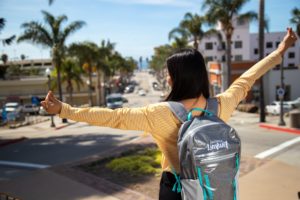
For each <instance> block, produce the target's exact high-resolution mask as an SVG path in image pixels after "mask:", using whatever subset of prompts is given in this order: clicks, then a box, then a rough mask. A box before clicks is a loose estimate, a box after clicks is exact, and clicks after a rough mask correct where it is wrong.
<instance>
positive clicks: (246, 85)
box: [217, 51, 282, 121]
mask: <svg viewBox="0 0 300 200" xmlns="http://www.w3.org/2000/svg"><path fill="white" fill-rule="evenodd" d="M281 61H282V58H281V55H280V53H279V52H278V51H274V52H273V53H271V54H270V55H268V56H267V57H265V58H264V59H262V60H261V61H259V62H258V63H256V64H255V65H253V66H252V67H251V68H250V69H249V70H247V71H246V72H245V73H243V74H242V75H241V76H240V77H239V78H238V79H237V80H235V81H234V82H233V83H232V84H231V86H230V87H229V88H228V89H227V90H226V91H225V92H223V93H221V94H219V95H218V96H217V97H218V98H219V101H220V118H221V119H223V120H224V121H228V120H229V118H230V116H231V114H232V113H233V111H234V110H235V109H236V107H237V105H238V104H239V103H240V102H241V101H242V100H243V99H244V98H245V97H246V96H247V93H248V91H249V90H250V89H251V87H252V86H253V84H254V83H255V81H256V80H257V79H259V78H260V77H261V76H262V75H264V74H265V73H266V72H267V71H269V70H270V69H271V68H273V67H274V66H276V65H278V64H279V63H280V62H281Z"/></svg>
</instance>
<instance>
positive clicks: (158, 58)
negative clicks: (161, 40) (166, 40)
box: [149, 44, 175, 89]
mask: <svg viewBox="0 0 300 200" xmlns="http://www.w3.org/2000/svg"><path fill="white" fill-rule="evenodd" d="M174 52H175V50H174V48H173V47H172V46H171V45H169V44H166V45H161V46H158V47H155V48H154V55H153V56H152V58H151V61H150V62H149V67H150V68H151V69H153V70H154V71H155V72H156V76H157V80H158V81H159V82H160V83H161V84H162V86H163V89H165V88H166V74H165V72H166V68H165V63H166V59H167V58H168V57H169V56H171V55H172V54H173V53H174Z"/></svg>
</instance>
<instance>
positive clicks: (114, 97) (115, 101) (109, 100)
mask: <svg viewBox="0 0 300 200" xmlns="http://www.w3.org/2000/svg"><path fill="white" fill-rule="evenodd" d="M123 103H124V98H123V96H122V94H119V93H113V94H110V95H108V96H107V97H106V106H107V107H108V108H110V109H116V108H122V107H123Z"/></svg>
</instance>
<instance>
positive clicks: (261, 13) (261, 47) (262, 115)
mask: <svg viewBox="0 0 300 200" xmlns="http://www.w3.org/2000/svg"><path fill="white" fill-rule="evenodd" d="M264 12H265V1H264V0H260V1H259V31H258V35H259V39H258V47H259V60H261V59H263V57H264V43H265V38H264V27H265V25H264V21H265V19H264V15H265V13H264ZM259 96H260V98H259V102H260V103H259V105H260V115H259V121H260V122H265V121H266V113H265V96H264V79H263V76H262V77H261V78H260V95H259Z"/></svg>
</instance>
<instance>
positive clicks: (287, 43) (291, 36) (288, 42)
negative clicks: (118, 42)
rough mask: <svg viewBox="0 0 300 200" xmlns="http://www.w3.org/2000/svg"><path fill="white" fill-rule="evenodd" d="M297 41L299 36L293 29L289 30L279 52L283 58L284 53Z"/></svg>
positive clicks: (278, 49) (279, 47)
mask: <svg viewBox="0 0 300 200" xmlns="http://www.w3.org/2000/svg"><path fill="white" fill-rule="evenodd" d="M296 41H297V36H296V34H295V32H294V31H293V29H292V28H287V33H286V35H285V36H284V38H283V40H282V41H281V43H280V44H279V46H278V48H277V51H278V52H279V53H280V54H281V55H282V56H283V54H284V52H285V51H286V50H287V49H288V48H290V47H291V46H292V45H293V44H294V43H295V42H296Z"/></svg>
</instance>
